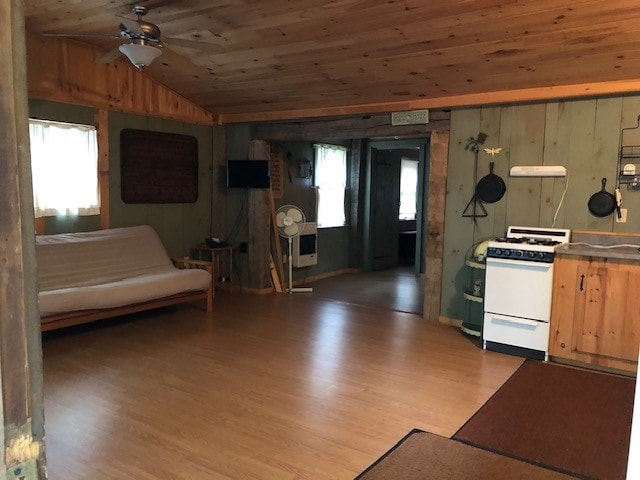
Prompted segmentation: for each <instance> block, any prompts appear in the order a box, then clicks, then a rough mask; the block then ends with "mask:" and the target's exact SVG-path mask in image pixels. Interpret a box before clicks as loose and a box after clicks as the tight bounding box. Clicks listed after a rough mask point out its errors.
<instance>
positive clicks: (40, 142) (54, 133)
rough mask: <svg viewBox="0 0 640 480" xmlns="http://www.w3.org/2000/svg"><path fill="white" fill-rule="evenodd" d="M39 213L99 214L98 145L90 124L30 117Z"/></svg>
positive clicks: (39, 215) (36, 211)
mask: <svg viewBox="0 0 640 480" xmlns="http://www.w3.org/2000/svg"><path fill="white" fill-rule="evenodd" d="M29 137H30V140H31V176H32V179H33V203H34V207H35V215H36V217H48V216H54V215H98V214H99V213H100V202H99V195H98V145H97V135H96V128H95V127H94V126H91V125H76V124H71V123H62V122H51V121H46V120H34V119H29Z"/></svg>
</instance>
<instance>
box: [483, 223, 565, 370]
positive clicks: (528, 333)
mask: <svg viewBox="0 0 640 480" xmlns="http://www.w3.org/2000/svg"><path fill="white" fill-rule="evenodd" d="M570 237H571V231H570V230H567V229H554V228H538V227H509V229H508V231H507V236H506V237H504V238H498V239H496V240H492V241H490V242H489V244H488V246H487V261H486V278H485V301H484V324H483V337H484V348H486V349H490V350H498V351H503V352H506V353H513V354H517V355H522V356H527V357H532V358H540V359H544V360H548V355H549V321H550V319H551V293H552V292H551V290H552V286H553V259H554V251H555V249H556V247H558V246H559V245H562V244H564V243H568V242H569V239H570Z"/></svg>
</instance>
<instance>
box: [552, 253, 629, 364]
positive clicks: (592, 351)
mask: <svg viewBox="0 0 640 480" xmlns="http://www.w3.org/2000/svg"><path fill="white" fill-rule="evenodd" d="M553 286H554V288H553V301H552V306H551V337H550V339H549V353H550V355H551V356H552V357H557V358H564V359H569V360H573V361H578V362H581V363H586V364H591V365H597V366H601V367H608V368H615V369H620V370H627V371H636V369H637V358H638V347H639V345H640V295H639V293H640V262H638V261H633V260H622V259H614V258H605V257H583V256H564V255H558V256H556V261H555V264H554V280H553Z"/></svg>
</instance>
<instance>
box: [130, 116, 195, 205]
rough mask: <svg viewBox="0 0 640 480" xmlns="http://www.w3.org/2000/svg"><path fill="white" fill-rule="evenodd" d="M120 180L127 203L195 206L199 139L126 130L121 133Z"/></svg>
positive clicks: (188, 136)
mask: <svg viewBox="0 0 640 480" xmlns="http://www.w3.org/2000/svg"><path fill="white" fill-rule="evenodd" d="M120 180H121V192H122V201H123V202H124V203H194V202H195V201H197V200H198V140H197V139H196V137H193V136H190V135H180V134H175V133H164V132H152V131H148V130H136V129H131V128H125V129H124V130H122V132H120Z"/></svg>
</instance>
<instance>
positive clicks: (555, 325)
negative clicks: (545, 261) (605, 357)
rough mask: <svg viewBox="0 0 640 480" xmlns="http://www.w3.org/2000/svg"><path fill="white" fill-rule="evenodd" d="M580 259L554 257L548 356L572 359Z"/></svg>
mask: <svg viewBox="0 0 640 480" xmlns="http://www.w3.org/2000/svg"><path fill="white" fill-rule="evenodd" d="M582 263H584V262H582V261H581V260H580V257H560V256H556V259H555V262H554V265H553V296H552V302H551V336H550V338H549V354H550V355H552V356H555V357H562V358H572V341H571V338H572V335H573V318H574V316H575V310H576V290H577V289H578V283H577V281H576V280H577V278H578V268H579V267H580V266H581V265H582Z"/></svg>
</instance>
